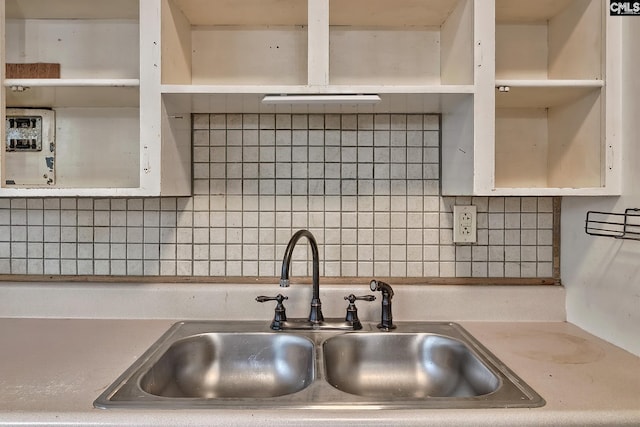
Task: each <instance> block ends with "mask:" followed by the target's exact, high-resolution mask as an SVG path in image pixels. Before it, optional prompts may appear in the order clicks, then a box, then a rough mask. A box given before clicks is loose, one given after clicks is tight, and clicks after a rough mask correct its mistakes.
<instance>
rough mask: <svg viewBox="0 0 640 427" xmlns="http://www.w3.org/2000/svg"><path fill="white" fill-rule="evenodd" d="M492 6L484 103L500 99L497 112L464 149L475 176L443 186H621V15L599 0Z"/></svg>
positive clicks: (612, 190)
mask: <svg viewBox="0 0 640 427" xmlns="http://www.w3.org/2000/svg"><path fill="white" fill-rule="evenodd" d="M476 3H478V2H476ZM487 3H490V2H487ZM493 6H494V7H495V14H494V16H495V76H494V81H493V84H492V85H493V86H495V92H494V94H492V98H493V99H489V98H487V102H486V104H485V105H486V106H487V108H494V107H493V105H492V104H493V103H495V113H494V117H493V121H492V123H489V124H487V126H486V127H485V131H486V132H487V133H486V134H484V135H476V140H475V145H474V147H473V150H471V149H470V148H471V147H466V148H464V150H465V151H466V152H469V153H473V155H472V156H473V159H470V158H467V159H466V160H467V162H468V164H471V163H472V164H473V170H474V172H475V175H474V176H463V177H462V179H459V177H457V176H452V177H451V179H450V180H449V181H445V182H443V191H444V192H445V193H448V194H456V193H468V194H487V195H608V194H610V195H615V194H619V193H620V191H621V189H620V174H621V171H620V167H621V163H620V158H621V152H620V151H621V150H620V144H619V135H618V130H619V128H620V124H619V122H618V117H619V113H620V111H619V107H618V102H619V99H620V93H619V91H620V89H619V87H620V78H621V76H620V65H619V64H620V53H619V48H620V23H619V22H618V21H619V19H620V18H610V17H609V16H608V15H609V14H608V7H607V6H608V2H605V1H601V0H563V1H558V0H545V1H536V2H531V1H527V0H496V1H495V3H494V4H493ZM486 83H487V82H483V84H486ZM444 152H445V153H446V152H447V151H446V150H445V151H444ZM472 156H467V157H472ZM451 158H454V156H452V157H450V158H446V157H445V158H444V159H443V168H446V167H447V166H448V164H447V161H448V160H450V159H451ZM454 162H455V158H454ZM486 177H491V180H490V181H487V180H486ZM448 184H450V185H448Z"/></svg>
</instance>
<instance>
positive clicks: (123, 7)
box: [5, 0, 139, 19]
mask: <svg viewBox="0 0 640 427" xmlns="http://www.w3.org/2000/svg"><path fill="white" fill-rule="evenodd" d="M5 5H6V6H5V8H6V12H5V14H6V18H7V19H138V16H139V8H138V2H137V1H135V0H134V1H131V0H109V1H104V0H65V1H64V2H60V1H53V0H6V1H5Z"/></svg>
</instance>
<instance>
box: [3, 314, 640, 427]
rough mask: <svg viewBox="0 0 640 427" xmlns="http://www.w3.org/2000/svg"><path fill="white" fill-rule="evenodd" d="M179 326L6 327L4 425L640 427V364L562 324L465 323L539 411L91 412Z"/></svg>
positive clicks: (40, 322) (24, 323)
mask: <svg viewBox="0 0 640 427" xmlns="http://www.w3.org/2000/svg"><path fill="white" fill-rule="evenodd" d="M176 320H179V319H176ZM267 321H268V320H267ZM172 323H173V320H171V319H162V320H144V319H129V320H118V319H43V318H2V319H0V342H1V343H2V345H1V346H0V390H1V391H0V393H1V395H0V424H3V425H6V424H9V425H13V424H18V423H26V424H36V423H42V424H53V423H56V424H57V425H71V424H75V425H78V424H79V425H86V424H95V425H187V424H188V425H224V426H240V425H278V426H289V425H301V424H304V425H306V426H312V425H318V426H319V425H323V426H324V425H327V424H328V423H330V425H332V426H333V425H379V426H382V425H384V426H389V425H394V426H395V425H407V426H410V425H443V426H448V425H450V426H454V425H455V426H460V425H474V426H475V425H487V426H507V425H509V426H513V425H518V426H524V425H545V426H552V425H553V426H556V425H575V426H585V425H607V426H609V425H630V426H631V425H633V426H637V425H640V358H638V357H636V356H634V355H632V354H630V353H628V352H625V351H624V350H621V349H619V348H617V347H615V346H613V345H611V344H608V343H606V342H605V341H603V340H601V339H599V338H596V337H594V336H592V335H590V334H588V333H586V332H584V331H582V330H581V329H579V328H577V327H576V326H573V325H571V324H568V323H564V322H558V321H553V322H511V321H509V322H504V321H501V322H477V321H462V322H460V324H461V325H462V326H463V327H465V328H466V329H467V330H468V331H469V332H471V333H472V334H473V335H474V336H475V337H476V338H477V339H479V341H480V342H482V343H483V344H484V345H485V346H486V347H487V348H488V349H489V350H490V351H492V352H493V353H494V354H495V355H496V356H497V357H498V358H499V359H501V360H502V361H503V362H504V363H505V364H506V365H507V366H509V367H510V368H511V369H512V370H514V371H515V372H516V373H517V374H518V375H519V376H520V377H522V379H523V380H524V381H526V382H527V383H528V384H529V385H530V386H531V387H533V389H535V390H536V391H537V392H538V393H539V394H540V395H542V397H543V398H544V399H545V400H546V402H547V404H546V405H545V406H544V407H542V408H532V409H481V410H468V409H464V410H446V409H444V410H443V409H431V410H373V411H372V410H365V411H363V410H359V411H357V410H346V409H342V410H335V411H333V410H304V411H296V410H279V411H275V410H173V411H171V410H137V409H108V410H100V409H94V408H93V405H92V404H93V400H94V399H95V398H96V397H97V396H98V395H99V394H100V393H101V392H102V391H104V390H105V388H106V387H107V386H108V385H110V384H111V383H112V382H113V381H114V380H115V379H116V378H117V377H118V376H119V375H120V374H121V373H122V372H123V371H124V370H125V369H126V368H128V367H129V366H130V365H131V364H132V363H133V361H134V360H136V358H137V357H139V356H140V355H141V354H142V353H143V352H144V351H145V350H146V349H147V348H148V347H149V346H150V345H151V344H152V343H153V342H154V341H155V340H156V339H157V338H159V337H160V335H161V334H162V333H163V332H164V331H166V329H167V328H168V327H169V326H170V325H171V324H172Z"/></svg>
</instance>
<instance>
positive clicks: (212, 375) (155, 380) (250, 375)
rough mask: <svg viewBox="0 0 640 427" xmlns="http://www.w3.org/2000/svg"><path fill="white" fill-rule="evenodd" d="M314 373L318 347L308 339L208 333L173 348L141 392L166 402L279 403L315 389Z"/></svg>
mask: <svg viewBox="0 0 640 427" xmlns="http://www.w3.org/2000/svg"><path fill="white" fill-rule="evenodd" d="M313 369H314V354H313V343H312V342H311V341H309V340H308V339H306V338H304V337H300V336H293V335H279V334H264V333H262V334H261V333H246V334H232V333H207V334H202V335H196V336H193V337H189V338H183V339H181V340H179V341H176V342H175V343H173V344H171V347H169V348H168V349H167V351H166V352H165V353H164V354H162V356H161V357H160V358H159V359H158V360H157V361H156V362H154V363H153V364H152V365H151V367H150V368H149V370H148V371H146V372H145V374H144V375H143V376H142V378H141V379H140V388H141V389H142V390H143V391H145V392H147V393H149V394H153V395H156V396H164V397H195V398H207V399H212V398H220V397H274V396H282V395H285V394H290V393H295V392H296V391H300V390H302V389H303V388H305V387H306V386H308V385H309V384H311V381H313Z"/></svg>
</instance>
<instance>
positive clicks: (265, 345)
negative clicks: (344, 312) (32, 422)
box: [94, 322, 544, 409]
mask: <svg viewBox="0 0 640 427" xmlns="http://www.w3.org/2000/svg"><path fill="white" fill-rule="evenodd" d="M94 405H95V406H96V407H98V408H114V407H120V408H122V407H134V408H136V407H138V408H158V409H160V408H166V409H179V408H207V407H211V408H334V409H335V408H340V407H343V408H351V409H353V408H386V409H395V408H397V409H402V408H495V407H538V406H542V405H544V400H543V399H542V398H541V397H540V396H539V395H538V394H537V393H536V392H535V391H533V390H532V389H531V388H530V387H529V386H528V385H527V384H525V383H524V382H523V381H522V380H521V379H520V378H518V377H517V376H516V375H515V374H514V373H513V372H512V371H511V370H510V369H509V368H507V367H506V366H504V365H503V364H502V363H501V362H500V361H499V360H498V359H497V358H496V357H495V356H493V355H492V354H491V353H490V352H489V351H488V350H487V349H486V348H484V347H483V346H482V345H481V344H480V343H479V342H478V341H477V340H476V339H475V338H474V337H473V336H471V335H470V334H469V333H468V332H467V331H466V330H464V329H463V328H462V327H461V326H459V325H457V324H455V323H441V322H407V323H398V328H397V329H395V330H394V331H392V332H380V331H378V329H377V328H376V327H375V324H373V323H372V324H368V323H363V329H362V330H360V331H357V332H345V331H331V330H318V331H314V330H309V331H304V330H296V331H284V332H273V331H270V329H269V328H268V325H267V324H265V323H264V322H181V323H177V324H175V325H173V326H172V327H171V328H170V329H169V330H168V331H167V332H166V333H165V334H164V335H163V336H162V337H161V338H160V339H159V340H158V341H157V342H156V343H155V344H153V345H152V346H151V347H150V348H149V350H148V351H147V352H146V353H145V354H144V355H143V356H142V357H140V359H138V360H137V361H136V362H135V363H134V365H132V366H131V367H130V368H129V369H128V370H127V371H126V372H125V373H124V374H122V375H121V376H120V378H118V379H117V380H116V381H115V382H114V383H113V384H112V385H111V386H110V387H108V388H107V390H105V392H104V393H103V394H102V395H100V396H99V397H98V399H96V401H95V402H94Z"/></svg>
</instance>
